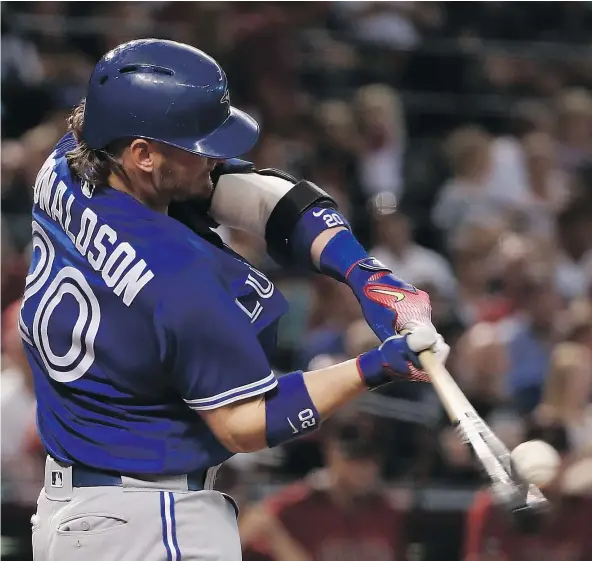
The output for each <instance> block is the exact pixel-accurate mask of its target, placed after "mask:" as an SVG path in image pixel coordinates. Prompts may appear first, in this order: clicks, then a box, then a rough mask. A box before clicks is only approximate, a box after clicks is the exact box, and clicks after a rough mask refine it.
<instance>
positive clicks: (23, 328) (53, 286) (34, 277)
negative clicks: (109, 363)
mask: <svg viewBox="0 0 592 561" xmlns="http://www.w3.org/2000/svg"><path fill="white" fill-rule="evenodd" d="M32 243H33V252H35V251H38V252H39V259H38V261H37V264H36V266H35V268H34V269H33V271H32V272H31V273H30V274H29V276H27V281H26V285H25V292H24V295H23V301H22V304H21V315H20V318H19V330H20V333H21V337H22V338H23V339H24V340H25V341H26V342H27V343H28V344H29V345H31V346H34V347H35V348H36V349H37V351H38V352H39V355H40V356H41V360H43V363H44V364H45V367H46V369H47V373H48V374H49V375H50V376H51V377H52V378H53V379H54V380H56V381H58V382H73V381H74V380H77V379H78V378H80V377H82V376H84V374H86V372H88V369H89V368H90V367H91V365H92V363H93V362H94V360H95V349H94V343H95V337H96V335H97V332H98V330H99V324H100V322H101V308H100V307H99V302H98V300H97V297H96V296H95V294H94V292H93V291H92V288H91V287H90V285H89V284H88V281H87V280H86V278H85V277H84V275H83V274H82V273H81V272H80V271H79V270H78V269H75V268H74V267H63V268H62V269H60V270H59V271H58V272H57V274H56V275H55V277H54V278H53V280H51V282H48V280H49V277H50V275H51V270H52V265H53V262H54V258H55V250H54V247H53V245H52V243H51V240H50V239H49V237H48V236H47V234H46V233H45V232H44V230H43V228H42V227H41V226H40V225H39V224H38V223H37V222H35V221H34V222H33V242H32ZM40 290H43V293H42V296H41V299H40V300H39V304H38V306H37V307H36V309H34V310H32V313H33V319H32V325H29V326H27V324H26V323H25V321H24V319H23V317H24V316H28V317H30V316H29V315H28V314H25V313H24V312H25V311H26V306H27V300H29V299H30V298H31V297H32V296H33V295H35V294H37V293H38V292H39V291H40ZM66 294H69V295H70V296H71V297H73V298H74V300H75V301H76V302H77V304H78V316H77V317H76V316H74V317H72V316H70V317H69V318H66V320H70V321H72V320H73V325H72V326H71V331H70V335H69V336H70V347H69V350H68V351H67V352H66V354H63V355H58V354H56V353H55V352H54V351H53V350H52V348H51V345H50V338H49V333H48V327H49V322H50V320H51V317H52V315H53V313H54V312H55V309H56V308H57V307H58V305H59V304H60V302H61V301H62V298H63V297H64V296H65V295H66ZM60 319H61V321H60V322H59V326H60V329H59V334H60V336H62V337H63V336H64V333H67V332H68V330H64V329H63V324H64V318H63V315H62V316H61V318H60Z"/></svg>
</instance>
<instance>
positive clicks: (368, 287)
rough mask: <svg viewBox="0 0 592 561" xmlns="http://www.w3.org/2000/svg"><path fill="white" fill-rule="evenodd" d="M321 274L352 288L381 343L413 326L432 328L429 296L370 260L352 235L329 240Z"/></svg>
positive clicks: (349, 233) (343, 233)
mask: <svg viewBox="0 0 592 561" xmlns="http://www.w3.org/2000/svg"><path fill="white" fill-rule="evenodd" d="M320 271H321V272H322V273H324V274H326V275H329V276H331V277H333V278H334V279H337V280H338V281H340V282H344V283H346V284H348V285H349V287H350V288H351V289H352V291H353V293H354V294H355V296H356V298H357V299H358V301H359V302H360V306H361V307H362V312H363V313H364V318H365V319H366V322H367V323H368V325H369V326H370V327H371V328H372V330H373V331H374V333H376V335H377V336H378V338H379V339H380V340H381V341H384V340H385V339H387V338H388V337H391V336H392V335H395V334H396V333H400V332H401V331H403V330H404V329H408V328H410V327H412V326H413V325H428V326H431V325H432V321H431V306H430V298H429V296H428V295H427V293H425V292H423V291H422V290H418V289H417V288H415V287H414V286H412V285H410V284H408V283H406V282H404V281H403V280H401V279H399V278H397V277H396V276H395V275H393V273H392V271H391V270H390V269H388V268H387V267H385V266H384V265H383V264H382V263H380V261H378V260H377V259H375V258H374V257H369V256H368V254H367V253H366V250H365V249H364V248H363V247H362V246H361V245H360V244H359V242H358V241H357V240H356V239H355V237H354V236H353V234H352V233H351V232H349V231H342V232H339V233H338V234H336V235H335V236H334V237H333V238H332V239H331V240H329V242H328V243H327V245H326V246H325V248H324V249H323V252H322V253H321V257H320Z"/></svg>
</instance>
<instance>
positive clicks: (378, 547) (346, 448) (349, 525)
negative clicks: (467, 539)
mask: <svg viewBox="0 0 592 561" xmlns="http://www.w3.org/2000/svg"><path fill="white" fill-rule="evenodd" d="M376 430H377V426H376V424H375V421H374V419H373V418H372V417H369V416H366V415H361V414H359V413H352V412H345V413H343V414H341V415H338V416H336V417H334V418H332V419H330V420H329V421H327V423H326V424H325V425H324V427H323V431H324V432H323V451H324V455H325V462H326V468H325V469H324V470H322V471H318V472H316V473H313V474H311V475H310V476H309V477H308V478H307V479H305V480H304V481H302V482H299V483H296V484H293V485H290V486H289V487H287V488H285V489H283V490H282V491H280V492H279V493H278V494H276V495H273V496H271V497H269V498H267V499H266V500H264V501H263V503H262V504H260V505H258V506H255V507H253V509H252V510H250V511H247V512H245V513H244V514H243V516H242V518H241V523H240V529H241V541H242V543H243V547H244V549H245V553H244V559H245V561H251V560H253V561H254V560H255V559H257V560H259V559H267V560H272V561H343V560H345V559H355V560H358V559H359V560H362V559H363V560H373V561H395V560H396V559H401V558H402V557H401V556H402V555H403V553H404V550H405V543H404V539H405V538H404V535H405V534H404V532H403V530H404V528H403V525H404V515H403V512H402V510H401V508H400V506H396V505H395V503H394V501H393V500H391V499H390V497H389V495H387V494H386V493H385V490H384V489H383V488H382V485H381V482H380V465H381V462H382V454H383V450H382V447H381V446H379V445H378V441H377V439H376Z"/></svg>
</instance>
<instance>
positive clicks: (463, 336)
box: [1, 1, 592, 561]
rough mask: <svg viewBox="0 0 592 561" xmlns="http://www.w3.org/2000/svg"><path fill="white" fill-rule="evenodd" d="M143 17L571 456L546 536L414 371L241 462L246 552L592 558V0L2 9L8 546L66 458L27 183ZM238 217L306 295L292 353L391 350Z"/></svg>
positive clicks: (496, 387)
mask: <svg viewBox="0 0 592 561" xmlns="http://www.w3.org/2000/svg"><path fill="white" fill-rule="evenodd" d="M141 37H159V38H170V39H174V40H178V41H183V42H187V43H190V44H192V45H194V46H196V47H198V48H201V49H203V50H205V51H207V52H208V53H209V54H211V55H212V56H214V57H215V58H216V59H218V60H219V62H220V63H221V64H222V65H223V67H224V68H225V69H226V72H227V74H228V77H229V82H230V86H231V92H232V103H233V105H236V106H238V107H240V108H242V109H245V110H247V111H248V112H250V113H251V114H252V115H254V116H255V117H256V118H258V119H259V121H260V122H261V124H262V131H263V132H262V136H261V140H260V142H259V144H258V146H257V147H256V148H255V149H254V150H253V152H252V153H251V154H250V155H249V156H248V158H249V159H252V160H253V161H254V162H255V163H256V165H257V166H258V167H276V168H280V169H283V170H286V171H288V172H290V173H291V174H293V175H295V176H296V177H305V178H307V179H309V180H311V181H313V182H316V183H317V184H318V185H319V186H320V187H322V188H323V189H325V190H326V191H328V192H329V193H331V194H332V195H333V196H334V197H335V199H336V200H337V201H338V202H339V204H340V208H341V211H342V212H343V213H344V214H345V215H346V216H347V217H348V219H349V220H350V221H351V224H352V226H353V228H354V231H355V233H356V235H357V236H358V237H359V239H360V240H361V241H362V243H363V244H364V245H365V246H366V248H367V249H369V250H371V251H372V253H373V254H374V255H375V256H376V257H378V258H379V259H380V260H381V261H383V262H384V263H385V264H387V265H388V266H390V267H392V269H393V271H394V272H395V273H396V274H397V275H399V276H401V277H402V278H404V279H405V280H407V281H409V282H412V283H414V284H416V285H417V286H419V287H421V288H423V289H425V290H427V291H428V292H429V293H430V295H431V298H432V304H433V308H434V312H433V314H434V318H433V319H434V323H435V324H436V326H437V328H438V329H439V331H440V332H441V333H442V334H443V335H444V337H445V338H446V339H447V341H448V343H449V344H450V345H451V346H452V354H451V356H450V360H449V363H448V366H449V369H450V370H451V372H452V373H453V375H454V376H455V377H456V378H457V380H458V381H459V383H460V384H461V386H462V387H463V389H464V390H465V391H466V393H467V395H468V396H469V398H470V399H471V401H472V402H473V403H474V404H475V405H476V407H477V409H478V410H479V412H480V414H481V415H482V416H483V417H484V418H485V419H486V420H487V421H488V422H489V423H490V424H491V425H492V426H493V428H494V430H496V431H497V432H498V434H499V435H500V437H501V438H503V439H504V441H505V442H506V443H507V444H508V446H509V447H513V446H515V445H516V444H518V443H519V442H521V441H523V440H526V439H529V438H540V439H543V440H546V441H547V442H549V443H551V444H552V445H553V446H555V447H556V448H557V449H558V450H559V452H560V453H561V455H562V459H563V465H562V468H561V470H560V473H559V474H558V476H557V477H556V479H555V480H554V481H553V482H552V483H551V484H550V486H549V487H548V489H547V493H548V495H549V497H551V498H552V499H553V504H554V510H553V512H552V514H551V517H550V519H549V521H548V523H547V526H546V528H545V530H544V533H543V534H542V535H539V536H525V535H522V534H520V533H519V532H518V531H517V529H516V528H514V527H512V526H511V525H510V524H509V523H508V522H507V521H506V520H505V519H503V518H502V517H501V516H500V515H499V513H497V512H496V511H495V509H494V508H492V506H491V501H490V498H489V496H488V492H487V490H486V488H485V487H484V483H485V482H484V480H483V478H482V475H481V474H480V473H479V471H478V470H477V469H476V466H475V464H474V462H473V461H472V459H471V457H470V455H469V454H468V453H467V450H466V449H465V448H464V447H463V446H462V444H461V443H460V442H459V440H458V437H457V436H456V434H455V433H454V432H453V431H452V430H451V429H450V428H449V426H448V424H447V421H446V419H445V416H444V413H443V411H442V408H441V407H440V405H439V404H438V401H437V399H436V397H435V395H434V392H433V390H432V389H431V388H430V387H429V386H428V385H423V384H413V383H406V382H401V383H396V384H392V385H391V386H390V387H387V388H386V389H384V391H380V392H373V394H372V395H370V394H369V395H367V396H364V397H363V398H362V399H360V400H359V401H358V402H357V403H355V404H354V406H353V407H352V408H351V409H350V410H347V411H345V412H343V413H342V414H340V415H339V416H338V417H336V418H335V419H333V420H332V421H329V422H328V423H327V424H326V426H325V427H324V428H323V429H322V430H321V431H319V432H318V433H317V434H314V435H313V436H311V437H309V438H306V439H303V440H299V441H297V442H295V443H293V444H291V445H289V446H285V447H282V448H279V449H274V450H271V451H269V450H268V451H265V452H262V453H259V454H250V455H245V456H242V455H239V456H237V457H235V458H234V459H233V460H232V461H230V462H228V463H227V465H226V466H225V467H224V468H223V470H222V475H221V477H220V485H221V486H222V488H223V489H226V490H228V491H229V492H231V493H232V494H234V495H235V496H236V497H237V499H238V501H239V503H240V506H241V509H242V515H241V519H240V525H241V533H242V538H243V543H244V544H245V545H244V547H245V559H246V560H247V561H362V560H363V561H390V560H395V559H396V560H401V559H404V560H416V561H419V560H442V561H454V560H461V559H462V560H465V561H469V560H470V561H502V560H503V561H528V560H530V559H536V560H537V561H585V560H591V559H592V536H591V535H590V534H591V532H590V531H589V529H588V526H589V522H590V520H591V519H592V495H591V493H592V406H591V404H590V400H591V396H592V393H591V389H592V300H591V298H592V94H591V88H592V48H591V45H592V5H591V3H589V2H544V3H531V2H529V3H526V2H471V3H465V2H458V3H457V2H403V1H401V2H305V3H297V2H281V3H275V2H264V3H258V2H162V1H156V2H141V3H140V2H138V3H135V2H3V3H2V37H1V56H2V62H1V72H2V92H1V115H2V151H1V174H2V175H1V194H2V222H1V228H2V238H1V242H2V253H1V260H2V261H1V265H2V275H1V279H2V375H1V399H2V404H1V411H2V434H1V436H2V438H1V448H2V449H1V459H2V466H1V467H2V486H1V490H2V546H1V553H2V559H7V560H26V559H30V552H29V543H30V523H29V518H30V516H31V514H32V513H33V512H34V509H35V501H36V497H37V495H38V493H39V489H40V487H41V485H42V483H41V476H40V474H41V469H42V465H43V460H44V457H43V452H42V450H41V446H40V443H39V441H38V439H37V435H36V429H35V422H34V411H35V400H34V396H33V393H32V389H31V383H30V376H29V370H28V366H27V364H26V360H24V354H23V351H22V348H21V344H20V338H19V337H18V335H17V330H16V317H17V308H18V304H16V303H15V302H17V300H18V299H19V297H20V295H21V293H22V290H23V282H24V277H25V274H26V271H27V268H28V259H29V247H28V245H29V240H30V207H31V192H32V191H31V186H32V184H33V182H34V179H35V176H36V174H37V171H38V169H39V167H40V165H41V163H42V162H43V161H44V160H45V158H46V156H47V155H48V154H49V153H50V152H51V150H52V147H53V145H54V143H55V142H56V141H57V140H58V139H59V138H60V137H61V135H62V134H63V133H64V131H65V127H66V122H65V117H66V115H67V113H68V111H69V110H70V109H71V108H72V107H73V106H74V105H75V104H76V103H77V102H78V101H79V100H80V99H81V98H82V97H83V96H84V89H85V85H86V82H87V80H88V77H89V75H90V72H91V70H92V67H93V65H94V63H95V62H96V61H97V60H98V59H99V57H100V56H101V55H102V54H103V53H104V52H106V51H107V50H109V49H111V48H112V47H114V46H115V45H117V44H119V43H121V42H124V41H127V40H130V39H135V38H141ZM220 230H221V231H220V233H221V234H222V235H223V237H224V238H225V239H226V240H227V241H228V243H229V244H230V245H232V246H233V247H234V248H235V249H236V250H237V251H239V252H240V253H242V254H243V255H244V256H245V257H247V258H248V259H250V260H251V261H252V262H253V264H254V265H256V266H257V267H259V268H260V269H262V270H264V271H265V272H266V274H268V275H269V276H270V278H272V279H273V280H274V282H275V283H276V285H277V286H278V287H279V288H281V289H282V290H283V291H284V293H285V295H286V296H287V298H288V300H289V301H290V304H291V310H290V312H289V314H288V315H287V316H286V317H285V318H284V320H283V321H282V325H281V334H280V345H279V349H278V353H277V356H276V357H275V360H274V365H273V366H274V368H275V369H276V371H277V372H279V373H281V372H288V371H291V370H295V369H314V368H319V367H322V366H326V365H328V364H331V363H335V362H338V361H341V360H343V359H346V358H349V357H353V356H356V355H357V354H358V353H360V352H363V351H364V350H366V349H368V348H370V347H372V346H374V345H375V344H376V340H375V339H374V336H373V335H372V334H371V333H370V332H369V330H368V328H367V327H366V325H365V323H364V322H363V320H362V318H361V314H360V310H359V307H358V305H357V302H356V301H355V298H354V297H353V296H352V294H351V293H350V291H349V289H348V288H347V287H345V286H343V285H340V284H338V283H337V282H334V281H332V280H331V279H327V278H323V277H321V276H306V275H302V274H299V273H298V272H293V271H286V270H281V269H279V268H278V267H277V265H276V264H275V263H273V262H272V261H271V260H270V259H269V258H268V257H266V255H265V247H264V244H262V243H261V241H260V240H257V239H254V238H252V237H251V236H248V235H245V234H244V233H239V232H233V231H229V230H224V229H222V228H221V229H220Z"/></svg>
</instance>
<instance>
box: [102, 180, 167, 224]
mask: <svg viewBox="0 0 592 561" xmlns="http://www.w3.org/2000/svg"><path fill="white" fill-rule="evenodd" d="M109 185H110V186H111V187H113V189H116V190H117V191H121V192H123V193H126V194H128V195H130V196H131V197H133V198H134V199H136V200H137V201H138V202H139V203H142V204H143V205H145V206H147V207H148V208H151V209H152V210H154V211H156V212H159V213H161V214H168V212H169V201H163V200H161V199H159V198H158V197H151V196H150V195H149V194H148V193H147V192H142V189H132V187H131V182H129V181H126V180H124V179H123V178H122V177H119V176H118V175H117V174H115V173H112V174H111V175H110V176H109Z"/></svg>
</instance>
